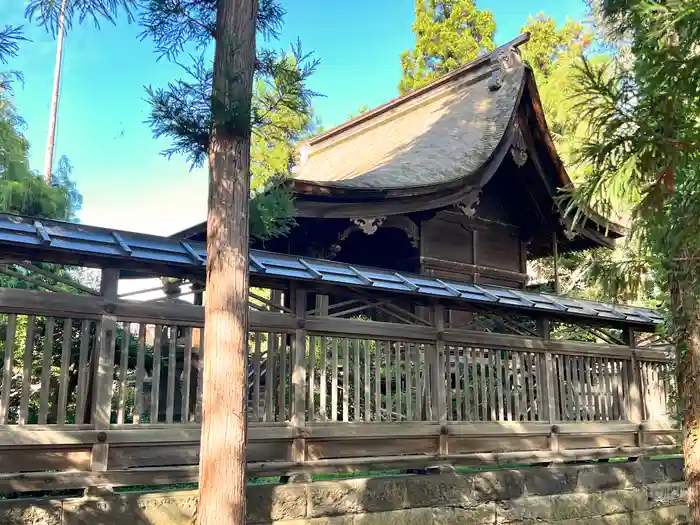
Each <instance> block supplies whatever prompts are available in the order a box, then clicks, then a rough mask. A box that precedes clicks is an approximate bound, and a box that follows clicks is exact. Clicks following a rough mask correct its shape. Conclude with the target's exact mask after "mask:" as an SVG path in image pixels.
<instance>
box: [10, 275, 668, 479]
mask: <svg viewBox="0 0 700 525" xmlns="http://www.w3.org/2000/svg"><path fill="white" fill-rule="evenodd" d="M115 282H116V281H114V283H115ZM287 284H288V288H287V290H288V292H285V293H288V297H287V299H286V301H283V300H280V293H279V292H274V291H273V292H271V293H270V294H269V295H266V296H263V295H261V294H259V293H258V294H256V293H252V294H251V310H250V314H249V315H250V319H249V325H250V337H249V341H250V345H249V367H248V375H249V387H250V388H249V395H248V406H249V411H248V421H249V430H248V462H249V463H248V468H249V474H250V476H253V477H259V476H265V475H296V474H304V475H308V474H312V473H320V472H336V471H352V470H357V471H367V470H372V469H385V468H424V467H430V466H440V465H451V466H457V465H477V464H513V463H521V462H530V463H532V462H535V463H543V462H553V461H555V462H556V461H567V460H584V459H595V458H612V457H620V456H625V457H637V456H642V455H649V454H659V453H667V452H669V451H673V450H675V449H676V444H677V439H678V438H679V433H678V432H677V431H676V430H675V429H674V426H673V423H672V418H671V415H670V413H671V412H672V410H671V405H670V402H671V400H672V399H673V388H674V387H673V379H672V366H671V364H672V363H671V362H670V361H669V358H668V356H667V353H666V351H665V350H664V349H655V348H637V347H636V346H637V344H636V341H637V339H636V338H635V334H634V332H633V331H632V330H629V331H627V332H626V333H623V334H622V338H623V339H624V340H625V341H627V344H609V343H606V344H603V343H601V342H600V341H598V342H589V343H583V342H574V341H569V340H556V339H555V338H553V337H551V336H552V333H553V332H552V326H551V325H550V323H549V322H548V320H547V319H543V318H540V319H537V320H536V321H533V323H534V324H533V325H532V326H531V329H529V330H530V332H529V335H513V334H504V333H491V332H488V331H478V330H475V329H471V328H470V329H466V328H464V327H463V326H459V323H457V322H451V321H450V316H448V315H445V311H444V308H443V306H442V305H441V304H438V303H436V304H434V305H433V306H431V307H422V309H419V310H418V313H415V312H411V311H408V310H403V309H401V308H399V307H397V306H396V304H392V303H391V302H390V301H389V302H386V301H385V302H377V301H367V302H365V303H364V306H362V304H360V306H358V305H357V301H344V302H343V303H336V304H329V300H328V297H327V296H324V295H316V296H313V295H311V294H310V293H309V292H308V291H307V290H306V289H304V288H302V287H300V286H297V285H296V284H295V283H293V282H292V283H291V284H289V283H287ZM314 297H315V301H314ZM310 303H313V304H310ZM351 303H352V304H351ZM368 308H374V309H375V310H377V309H379V310H382V311H384V312H385V313H386V314H387V317H385V320H383V321H377V320H370V319H367V318H360V319H358V318H357V316H358V315H359V316H361V315H362V314H363V313H366V312H367V310H368ZM389 314H391V315H389ZM397 319H401V320H402V321H401V322H396V321H397ZM203 321H204V312H203V308H202V307H200V306H192V305H184V304H175V303H172V302H161V303H139V302H130V301H125V300H120V299H118V298H117V297H116V287H115V286H112V287H111V288H110V286H104V285H103V290H102V295H101V296H91V295H71V294H67V293H57V292H37V291H27V290H14V289H0V328H1V332H0V335H1V336H2V345H3V348H4V356H3V361H2V374H1V376H2V382H1V384H0V449H2V454H0V458H1V459H0V492H6V491H33V490H48V489H64V488H82V487H104V486H118V485H143V484H147V485H158V484H170V483H180V482H190V481H196V479H197V464H198V454H199V432H200V430H199V421H201V417H202V406H201V395H200V393H201V385H202V380H203V378H202V374H201V367H200V366H199V364H200V362H201V358H202V352H203V348H204V344H203V329H202V328H203ZM391 321H394V322H391ZM532 327H534V328H532Z"/></svg>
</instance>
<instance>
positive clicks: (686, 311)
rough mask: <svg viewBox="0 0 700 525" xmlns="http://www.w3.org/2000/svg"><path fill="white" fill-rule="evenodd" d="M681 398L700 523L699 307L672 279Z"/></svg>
mask: <svg viewBox="0 0 700 525" xmlns="http://www.w3.org/2000/svg"><path fill="white" fill-rule="evenodd" d="M669 288H670V292H671V304H672V308H673V319H674V325H675V326H674V332H675V333H674V341H675V344H676V352H677V363H678V400H679V409H680V412H681V416H682V421H683V459H684V462H685V479H686V482H687V484H688V505H689V506H690V516H691V521H690V523H692V524H693V525H700V307H699V305H698V302H697V300H696V298H695V296H694V293H693V292H694V287H693V286H684V283H683V280H682V279H679V278H677V277H676V276H672V277H671V278H670V287H669Z"/></svg>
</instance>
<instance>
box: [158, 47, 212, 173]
mask: <svg viewBox="0 0 700 525" xmlns="http://www.w3.org/2000/svg"><path fill="white" fill-rule="evenodd" d="M192 63H193V65H192V66H190V67H186V66H182V67H183V69H184V71H185V73H186V75H187V77H188V78H189V79H190V80H189V81H185V80H175V81H173V82H169V83H168V86H167V88H153V87H151V86H149V87H147V88H146V95H147V101H148V103H149V104H150V106H151V113H150V115H149V118H148V124H149V125H150V126H151V129H152V130H153V135H154V137H156V138H160V137H167V138H169V139H171V140H172V142H173V145H172V146H171V147H169V148H167V149H166V150H165V151H164V152H163V154H164V155H165V156H166V157H168V158H170V157H172V156H173V155H174V154H176V153H177V154H181V155H184V156H185V157H186V158H187V159H188V161H189V162H190V165H191V166H190V167H191V168H194V167H197V166H202V165H203V164H204V161H205V160H206V158H207V152H208V149H209V134H210V132H211V129H212V116H211V86H212V70H211V68H210V67H209V66H208V65H207V64H206V63H205V61H204V58H203V57H199V58H197V59H194V58H193V59H192Z"/></svg>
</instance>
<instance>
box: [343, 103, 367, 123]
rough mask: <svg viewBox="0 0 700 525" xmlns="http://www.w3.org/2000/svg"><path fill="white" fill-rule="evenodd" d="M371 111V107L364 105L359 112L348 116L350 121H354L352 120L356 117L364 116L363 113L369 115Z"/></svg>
mask: <svg viewBox="0 0 700 525" xmlns="http://www.w3.org/2000/svg"><path fill="white" fill-rule="evenodd" d="M369 110H370V107H369V106H368V105H367V104H362V105H361V106H360V107H359V108H358V109H357V111H355V112H354V113H350V114H349V115H348V120H352V119H354V118H355V117H359V116H360V115H362V114H363V113H367V112H368V111H369Z"/></svg>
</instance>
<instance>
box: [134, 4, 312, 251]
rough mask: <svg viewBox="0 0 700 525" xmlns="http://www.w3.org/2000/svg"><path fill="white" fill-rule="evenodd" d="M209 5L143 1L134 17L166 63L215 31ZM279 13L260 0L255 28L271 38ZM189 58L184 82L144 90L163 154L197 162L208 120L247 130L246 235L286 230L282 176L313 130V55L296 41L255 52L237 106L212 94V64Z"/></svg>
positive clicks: (288, 200)
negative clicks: (250, 83) (249, 80)
mask: <svg viewBox="0 0 700 525" xmlns="http://www.w3.org/2000/svg"><path fill="white" fill-rule="evenodd" d="M216 9H217V3H216V2H213V1H211V0H194V1H192V2H188V3H187V4H182V3H181V2H179V1H176V0H149V1H148V2H147V3H146V5H145V9H144V11H143V15H142V17H141V23H142V25H143V27H144V32H143V36H148V37H151V38H153V40H154V42H155V44H156V48H157V49H158V51H159V52H160V53H161V54H162V55H163V56H166V57H167V58H169V59H171V60H177V59H178V58H179V56H180V54H181V53H182V52H183V51H184V50H185V48H186V47H188V46H189V45H194V46H195V47H197V48H199V49H200V50H202V51H203V50H204V48H205V47H206V46H207V45H209V43H211V41H212V39H213V38H214V35H215V34H216ZM283 15H284V10H283V9H282V7H281V6H280V5H279V4H278V3H277V2H276V1H275V0H265V1H263V2H261V3H260V8H259V11H258V19H257V28H258V31H260V32H261V33H263V34H264V35H265V36H268V37H276V36H277V35H278V31H279V28H280V24H281V21H282V16H283ZM234 51H235V50H233V51H232V52H234ZM190 58H191V65H190V66H187V67H185V72H186V75H187V78H186V80H182V79H180V80H176V81H173V82H171V83H169V84H168V86H167V87H165V88H153V87H149V88H148V89H147V94H148V99H149V102H150V104H151V115H150V118H149V124H150V125H151V128H152V129H153V133H154V135H155V136H156V137H167V138H169V139H170V140H171V141H172V146H171V147H169V148H168V149H167V150H165V152H164V154H165V155H166V156H171V155H173V154H176V153H177V154H183V155H185V156H186V157H187V159H188V160H189V161H190V162H191V164H192V166H201V165H203V164H204V162H205V161H206V160H207V154H208V150H209V140H210V135H211V131H212V129H213V128H214V125H215V124H217V123H218V125H219V126H223V128H224V129H227V130H228V131H229V132H230V133H231V134H244V135H248V134H250V135H251V175H252V184H251V187H252V190H253V194H254V198H253V200H252V202H251V217H250V232H251V238H253V239H258V240H265V239H269V238H271V237H274V236H278V235H283V234H285V233H287V232H288V231H289V228H290V227H291V226H292V225H293V224H294V205H293V200H292V196H291V193H290V192H289V191H288V190H287V189H286V187H285V186H284V184H283V181H284V179H285V178H287V177H289V174H290V170H291V167H292V165H293V164H294V160H295V151H294V148H295V145H296V143H297V142H298V140H299V139H301V138H302V137H303V136H305V135H307V134H309V133H310V132H311V130H312V129H313V128H314V124H315V123H314V120H313V118H312V108H311V99H312V97H314V96H315V95H317V94H316V93H314V92H313V91H311V90H310V89H308V88H307V87H306V81H307V79H308V78H309V76H310V75H311V74H312V73H313V71H314V70H315V68H316V66H317V65H318V60H316V59H314V58H313V57H312V56H311V55H310V54H306V53H304V52H303V51H302V49H301V45H300V44H299V43H298V42H297V44H296V45H294V46H292V48H291V51H290V52H278V51H273V50H269V49H258V52H257V62H256V69H255V77H254V80H255V82H254V94H253V99H252V102H251V105H250V107H248V106H246V107H243V106H240V105H239V104H238V102H236V101H230V100H228V98H227V97H220V96H219V95H217V94H216V93H215V92H213V91H212V84H213V72H212V67H211V65H210V64H209V63H208V62H207V61H206V60H205V59H204V58H203V56H200V57H199V58H193V57H190ZM232 74H234V75H238V74H240V73H238V72H233V73H232ZM272 186H274V188H273V189H272V188H271V187H272Z"/></svg>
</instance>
